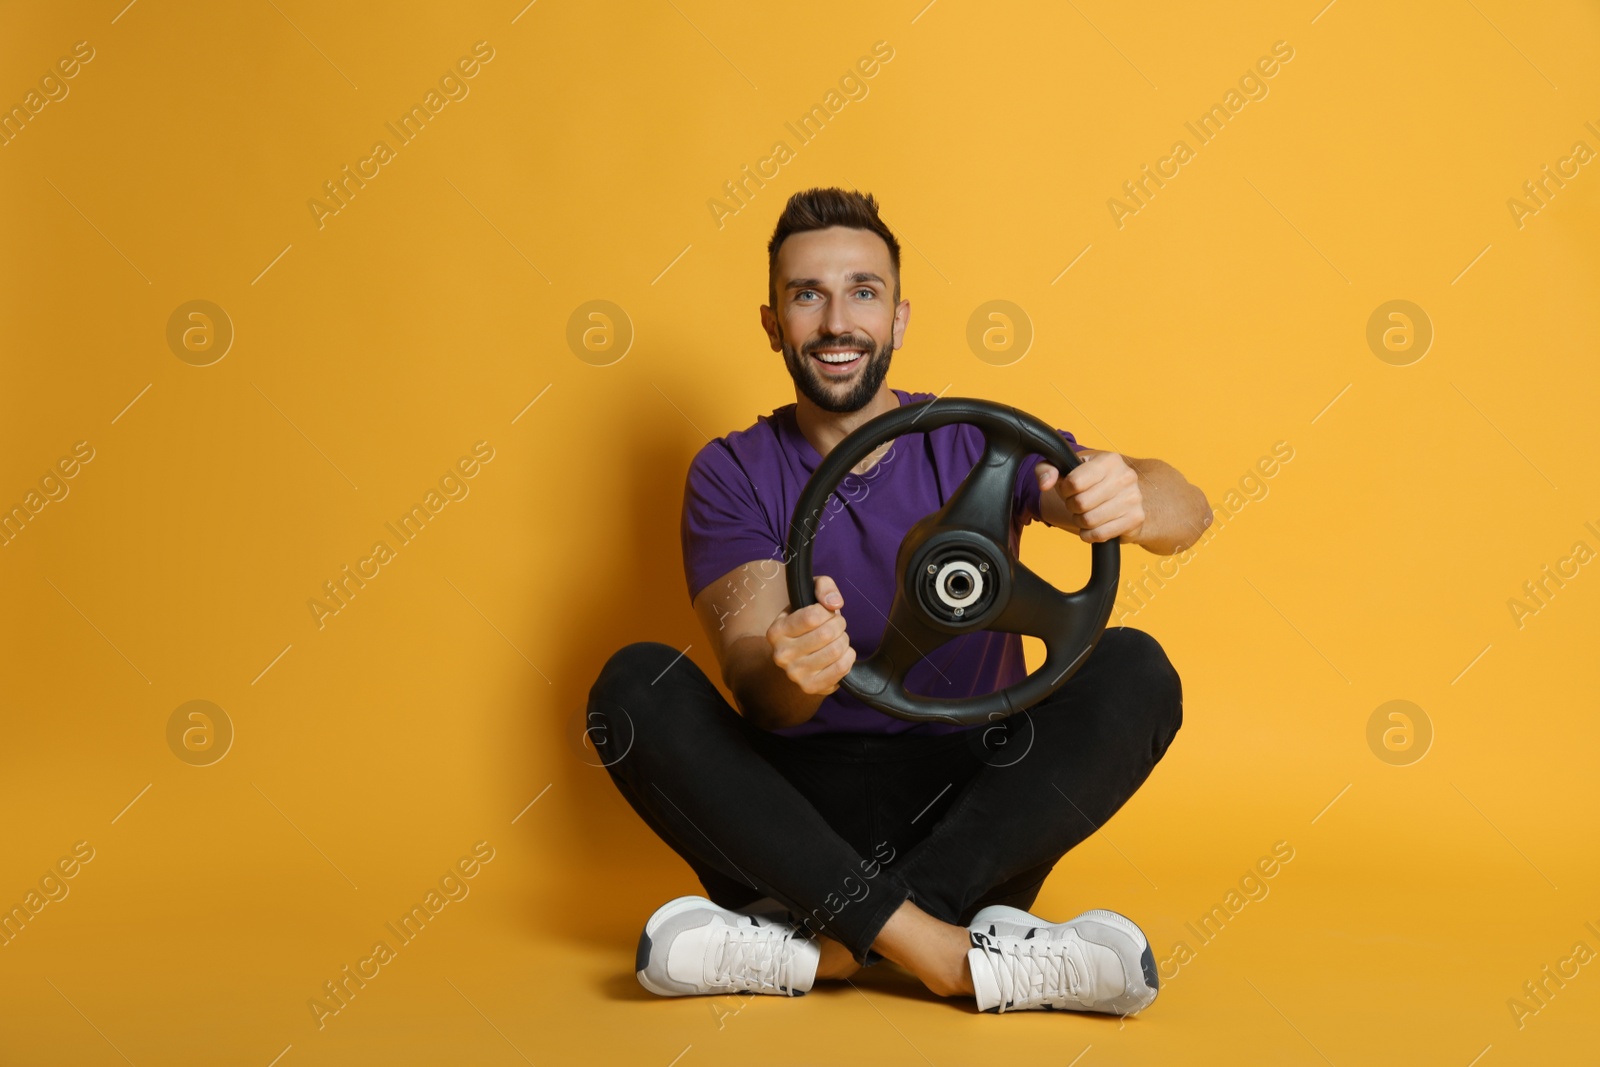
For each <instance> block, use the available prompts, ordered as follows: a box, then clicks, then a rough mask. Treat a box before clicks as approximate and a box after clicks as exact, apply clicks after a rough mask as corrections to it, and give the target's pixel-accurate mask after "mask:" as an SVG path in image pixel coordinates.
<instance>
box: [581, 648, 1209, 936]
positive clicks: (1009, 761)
mask: <svg viewBox="0 0 1600 1067" xmlns="http://www.w3.org/2000/svg"><path fill="white" fill-rule="evenodd" d="M588 715H589V719H588V731H589V732H588V736H589V738H590V740H591V741H593V742H594V744H595V748H596V751H597V752H599V753H600V755H601V757H602V758H603V759H604V760H605V763H606V766H607V768H608V769H609V771H610V773H611V776H612V779H613V780H614V781H615V782H616V784H617V788H618V789H619V790H621V792H622V795H623V796H624V797H625V798H626V799H627V801H628V803H629V804H630V805H631V806H632V807H633V809H634V811H636V812H638V814H639V817H640V818H642V819H643V820H644V821H645V822H646V823H647V824H648V825H649V826H650V828H651V829H652V830H654V831H655V832H656V834H657V835H659V836H660V837H661V839H662V840H663V841H665V842H666V843H667V844H668V845H670V846H671V847H672V849H673V851H675V852H677V853H678V855H680V856H682V857H683V859H684V860H685V861H686V862H687V863H688V864H689V866H690V867H692V868H693V869H694V872H695V874H696V875H698V876H699V878H700V882H701V884H702V885H704V886H705V889H706V894H707V896H709V897H710V898H711V899H712V900H713V901H715V902H716V903H718V904H720V905H722V906H723V907H727V908H739V907H743V906H744V905H747V904H750V903H752V902H754V901H756V900H758V899H760V898H761V897H772V898H773V899H775V900H777V901H779V902H780V903H782V904H783V905H785V906H786V907H788V908H789V909H790V910H791V911H793V912H794V913H795V914H796V915H797V916H799V917H801V921H803V923H804V925H805V926H807V927H808V928H809V929H810V930H811V931H813V932H815V933H822V934H826V935H827V936H829V937H832V938H834V939H835V940H837V941H839V942H840V943H841V944H843V945H844V946H845V947H847V948H848V949H849V950H850V952H851V953H852V955H854V956H855V958H856V960H857V961H859V962H863V963H865V962H870V960H869V956H868V951H869V949H870V948H871V946H872V943H873V941H875V940H876V939H877V936H878V933H879V931H880V930H882V928H883V924H884V923H885V922H887V921H888V919H889V916H890V915H892V914H893V913H894V912H895V910H896V909H897V908H899V907H900V905H901V904H902V903H903V902H904V901H906V900H908V899H909V900H911V901H913V902H915V903H916V904H917V906H918V907H920V908H921V909H922V910H924V911H926V912H927V913H928V914H930V915H932V916H934V917H935V918H938V919H942V920H944V921H945V922H950V923H956V924H960V925H965V924H966V923H967V922H969V921H970V920H971V918H972V916H973V915H974V914H975V913H976V912H977V911H978V910H979V909H980V908H982V907H985V906H987V905H990V904H1010V905H1012V906H1014V907H1019V908H1023V909H1027V908H1028V907H1030V906H1031V905H1032V903H1033V901H1034V899H1035V898H1036V897H1037V896H1038V894H1039V889H1040V887H1041V886H1042V885H1043V883H1044V880H1045V877H1046V876H1047V875H1048V874H1049V873H1050V871H1051V869H1052V868H1053V867H1054V866H1055V864H1056V861H1057V860H1059V859H1060V858H1061V856H1062V855H1063V854H1065V853H1066V851H1067V850H1068V849H1070V848H1072V847H1073V846H1074V845H1076V844H1078V843H1079V842H1080V841H1082V840H1084V839H1085V838H1087V837H1088V836H1089V835H1091V834H1093V833H1094V832H1095V831H1096V830H1098V829H1099V828H1100V826H1101V825H1103V824H1104V823H1105V821H1106V820H1107V819H1109V818H1111V816H1112V815H1113V814H1115V813H1116V811H1117V809H1119V808H1121V807H1122V805H1123V803H1124V802H1125V801H1126V800H1127V799H1128V797H1130V796H1132V795H1133V792H1134V790H1136V789H1138V788H1139V786H1140V785H1141V784H1142V783H1143V782H1144V780H1145V778H1146V777H1148V776H1149V774H1150V771H1151V769H1152V768H1153V767H1154V766H1155V765H1156V762H1157V761H1158V760H1160V759H1161V757H1162V755H1163V754H1164V753H1165V752H1166V750H1167V746H1168V745H1169V744H1171V743H1172V739H1173V736H1174V735H1175V734H1176V733H1177V731H1178V727H1179V726H1180V725H1181V724H1182V722H1183V689H1182V684H1181V682H1180V681H1179V678H1178V673H1177V671H1176V670H1174V669H1173V667H1172V664H1171V663H1170V662H1169V661H1168V659H1167V656H1166V653H1165V652H1163V651H1162V649H1161V646H1160V645H1159V644H1157V642H1156V640H1155V638H1153V637H1151V636H1150V635H1149V634H1146V633H1144V632H1143V631H1140V630H1133V629H1129V628H1127V627H1116V628H1112V629H1109V630H1107V631H1106V632H1105V635H1104V636H1103V637H1101V639H1100V643H1099V644H1098V645H1097V646H1096V647H1095V650H1094V651H1093V652H1092V653H1090V655H1089V658H1088V659H1087V660H1086V661H1084V664H1083V666H1082V667H1081V668H1079V670H1078V672H1077V673H1076V674H1074V675H1073V676H1072V677H1071V678H1070V679H1068V680H1067V683H1066V684H1065V685H1063V686H1062V687H1061V688H1060V689H1058V690H1057V691H1056V692H1055V693H1053V694H1052V695H1051V696H1050V697H1049V698H1047V699H1045V700H1043V701H1040V702H1039V703H1038V704H1036V705H1035V706H1034V707H1032V708H1030V709H1028V710H1027V711H1024V712H1022V713H1020V714H1017V715H1013V716H1011V717H1010V718H1009V719H1005V720H1003V721H1002V722H999V723H996V724H992V725H988V726H978V727H973V728H972V729H970V730H965V731H961V732H959V733H952V734H947V735H942V736H939V735H936V736H928V737H906V736H899V737H895V736H884V735H866V734H824V735H818V736H812V737H805V738H791V737H784V736H782V735H779V734H773V733H769V732H767V731H765V730H762V729H760V728H759V727H756V726H754V725H752V724H751V723H750V722H749V721H747V720H746V719H745V718H744V717H743V716H741V715H740V714H739V713H738V711H737V710H735V709H734V708H733V707H732V706H731V705H730V704H729V703H728V702H727V700H725V699H724V698H723V696H722V694H721V693H720V692H718V690H717V688H716V686H715V685H713V684H712V682H711V680H710V679H709V678H707V677H706V675H705V673H704V672H703V671H701V670H700V668H699V667H698V666H696V665H695V663H694V662H693V661H692V660H690V659H688V658H687V657H685V656H681V655H680V654H679V652H678V650H677V649H675V648H672V647H671V646H670V645H664V644H659V643H657V642H653V641H643V642H637V643H635V644H631V645H628V646H627V647H625V648H623V649H622V650H621V651H619V652H617V653H616V654H615V655H614V656H612V657H611V659H610V660H609V661H608V662H607V663H606V665H605V667H604V669H603V670H601V672H600V677H599V679H598V680H597V681H596V682H595V684H594V686H593V688H592V689H591V690H590V691H589V705H588ZM873 958H875V957H873Z"/></svg>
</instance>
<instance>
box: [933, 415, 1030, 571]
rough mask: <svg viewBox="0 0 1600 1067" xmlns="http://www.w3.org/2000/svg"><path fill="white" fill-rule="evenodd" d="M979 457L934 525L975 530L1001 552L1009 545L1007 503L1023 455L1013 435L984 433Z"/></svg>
mask: <svg viewBox="0 0 1600 1067" xmlns="http://www.w3.org/2000/svg"><path fill="white" fill-rule="evenodd" d="M985 438H986V439H985V442H984V446H983V455H981V456H979V457H978V462H977V463H975V464H973V467H972V470H971V471H969V472H968V474H967V476H966V478H965V479H963V480H962V482H961V484H960V485H958V486H956V489H955V492H953V493H951V494H950V499H949V500H947V501H945V505H944V507H943V508H941V509H939V511H937V512H935V513H934V521H936V522H938V523H939V524H941V525H944V526H964V527H966V528H967V529H969V530H977V531H978V532H979V533H982V534H983V535H984V536H986V537H988V538H989V539H990V540H991V541H993V542H995V544H996V545H998V546H999V547H1000V548H1001V549H1002V550H1004V549H1005V548H1006V546H1007V545H1008V544H1009V543H1010V541H1011V501H1012V494H1013V493H1014V492H1015V491H1016V484H1017V472H1018V471H1020V470H1021V469H1022V457H1023V456H1024V455H1026V454H1027V453H1026V452H1025V451H1024V448H1023V445H1022V443H1021V442H1020V441H1018V440H1017V439H1016V437H1015V435H1013V434H1009V433H1003V432H999V431H998V430H996V429H987V432H986V434H985Z"/></svg>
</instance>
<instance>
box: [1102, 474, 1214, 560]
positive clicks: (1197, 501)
mask: <svg viewBox="0 0 1600 1067" xmlns="http://www.w3.org/2000/svg"><path fill="white" fill-rule="evenodd" d="M1124 458H1126V457H1124ZM1127 463H1128V466H1130V467H1132V468H1133V470H1134V473H1135V474H1137V475H1138V476H1139V491H1140V494H1141V495H1142V496H1143V498H1144V522H1142V523H1140V525H1139V529H1138V530H1137V531H1135V532H1134V533H1132V534H1129V535H1127V536H1125V537H1123V539H1122V540H1123V541H1124V542H1126V543H1129V544H1136V545H1142V546H1143V547H1145V548H1147V549H1149V550H1150V551H1151V552H1154V553H1156V554H1158V555H1162V556H1170V555H1171V554H1173V553H1174V552H1182V551H1183V550H1184V549H1186V548H1188V547H1189V546H1190V545H1192V544H1194V543H1195V542H1196V541H1198V540H1199V539H1200V535H1201V534H1202V533H1204V532H1205V529H1206V527H1207V526H1210V525H1211V505H1210V504H1209V503H1208V502H1207V501H1206V495H1205V493H1203V492H1201V491H1200V489H1199V488H1198V487H1197V486H1194V485H1191V484H1189V480H1188V479H1187V478H1185V477H1184V476H1183V475H1182V474H1180V473H1179V472H1178V470H1177V468H1175V467H1173V466H1172V465H1171V464H1170V463H1167V462H1165V461H1163V460H1159V459H1128V460H1127Z"/></svg>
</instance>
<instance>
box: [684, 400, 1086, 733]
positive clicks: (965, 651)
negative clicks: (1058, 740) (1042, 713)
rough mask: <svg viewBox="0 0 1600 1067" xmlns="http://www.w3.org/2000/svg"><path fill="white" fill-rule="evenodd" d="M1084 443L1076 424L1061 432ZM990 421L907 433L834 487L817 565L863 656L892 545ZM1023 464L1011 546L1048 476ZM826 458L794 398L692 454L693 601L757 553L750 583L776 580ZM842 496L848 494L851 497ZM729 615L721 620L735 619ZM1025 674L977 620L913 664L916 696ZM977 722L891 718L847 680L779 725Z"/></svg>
mask: <svg viewBox="0 0 1600 1067" xmlns="http://www.w3.org/2000/svg"><path fill="white" fill-rule="evenodd" d="M892 391H893V392H894V393H895V395H896V396H898V397H899V398H900V404H901V406H904V405H906V404H914V403H916V402H918V401H921V400H931V399H933V398H934V394H933V393H908V392H906V391H905V390H903V389H894V390H892ZM1057 432H1059V433H1060V434H1061V436H1062V438H1063V439H1064V440H1065V441H1066V442H1067V444H1068V445H1069V446H1071V447H1072V448H1073V450H1074V451H1081V450H1082V448H1081V446H1079V445H1078V444H1077V443H1076V440H1075V438H1074V437H1073V436H1072V434H1070V433H1068V432H1067V431H1066V430H1058V431H1057ZM983 446H984V436H983V431H982V430H980V429H979V428H978V427H977V426H974V425H972V424H971V423H954V424H951V425H948V426H940V427H938V428H936V429H934V430H933V431H932V432H931V433H908V434H903V435H901V436H900V437H898V438H896V439H895V441H894V443H893V444H892V445H890V447H889V450H888V451H887V452H885V453H884V454H883V456H882V457H881V458H879V460H878V462H877V463H876V464H874V465H873V466H872V468H871V469H869V470H868V471H867V472H866V473H865V474H854V473H850V474H846V475H845V476H844V477H843V478H842V479H841V480H840V481H839V484H838V485H837V486H835V488H834V492H833V494H832V495H831V496H829V497H828V501H827V504H826V506H825V507H824V509H823V513H822V516H821V518H820V520H819V524H818V527H817V534H816V537H815V540H814V541H813V543H812V555H811V564H812V567H811V572H812V574H813V575H824V574H825V575H828V576H829V577H831V578H833V580H834V581H835V582H836V583H837V584H838V586H839V593H840V595H841V596H843V597H844V608H843V611H844V616H845V618H846V619H847V620H848V622H849V630H848V631H847V632H848V633H849V635H850V644H851V646H852V647H853V648H854V649H855V650H856V657H857V659H866V658H867V657H868V656H870V655H871V654H872V653H873V651H874V650H875V649H877V647H878V643H879V641H880V640H881V639H882V637H883V631H884V629H885V627H886V625H887V619H888V613H889V606H890V605H891V604H892V603H893V601H894V592H895V554H896V553H897V552H898V551H899V550H900V542H901V541H902V540H903V539H904V538H905V535H906V534H907V532H909V531H910V529H911V527H912V526H913V525H914V524H915V523H916V522H917V520H919V519H921V518H923V517H924V516H926V515H927V514H928V513H930V512H933V511H937V510H938V509H939V508H940V507H942V506H944V502H945V501H946V500H947V499H949V497H950V494H951V493H952V492H954V491H955V488H956V486H958V485H960V484H961V482H962V480H963V479H965V478H966V476H967V474H968V473H969V472H970V471H971V470H972V467H973V465H974V464H975V463H977V461H978V457H979V456H981V455H982V454H983ZM1040 458H1041V457H1040V455H1039V454H1038V453H1033V454H1031V455H1029V456H1028V457H1027V459H1026V460H1025V461H1024V462H1023V464H1022V468H1021V470H1020V471H1019V473H1018V477H1017V486H1016V491H1015V493H1014V495H1013V503H1012V521H1011V530H1012V533H1011V548H1012V551H1013V552H1015V551H1016V549H1017V547H1018V544H1019V543H1020V540H1021V537H1022V528H1023V527H1024V526H1025V525H1027V524H1028V523H1029V522H1033V521H1035V520H1040V518H1041V517H1040V514H1039V483H1038V481H1037V480H1036V479H1035V478H1034V475H1033V468H1034V465H1035V464H1036V463H1037V462H1038V461H1039V459H1040ZM821 462H822V457H821V456H820V455H818V453H817V450H816V449H815V448H813V447H812V446H811V443H810V442H809V441H807V440H806V439H805V436H804V435H803V434H802V433H801V432H800V427H799V425H798V423H796V421H795V405H794V404H785V405H784V406H782V407H780V408H777V409H776V410H774V411H773V412H772V414H771V415H762V416H760V417H759V418H758V419H757V420H756V422H755V424H754V425H752V426H751V427H749V428H748V429H745V430H739V431H735V432H734V433H730V434H728V435H727V436H725V437H719V438H717V439H716V440H714V441H710V442H708V443H707V444H706V446H705V447H704V448H702V449H701V450H700V451H699V452H698V453H697V454H696V455H695V457H694V460H693V461H692V462H691V463H690V464H689V474H688V477H687V479H686V485H685V489H684V497H683V524H682V537H683V567H684V573H685V576H686V577H687V579H688V585H689V599H690V600H691V601H693V600H694V599H695V598H696V597H697V596H699V595H700V593H701V591H702V590H704V589H705V588H706V587H707V586H709V585H710V584H711V583H712V582H714V581H717V580H718V579H720V578H722V576H723V575H725V574H727V573H729V572H730V571H733V570H735V569H736V568H738V567H740V566H742V565H744V564H746V563H752V562H756V561H767V560H770V561H771V562H770V563H767V564H766V565H765V566H756V567H752V568H751V571H750V577H748V578H747V579H745V582H746V587H747V588H750V587H757V588H758V587H760V585H762V584H764V583H767V582H778V583H779V585H780V588H783V587H784V586H783V569H782V566H781V565H782V563H783V562H784V561H785V560H786V558H787V548H786V545H787V543H788V529H789V523H790V522H791V520H792V519H793V518H794V509H795V504H796V503H797V502H798V501H799V499H800V494H801V492H802V491H803V490H804V489H805V485H806V482H807V481H808V480H809V479H810V478H811V474H812V472H813V471H815V470H816V469H817V466H818V464H820V463H821ZM841 498H842V499H841ZM730 617H731V614H730V615H729V616H724V617H723V622H724V624H726V623H727V621H728V619H729V618H730ZM1026 675H1027V666H1026V664H1025V662H1024V660H1023V655H1022V638H1021V637H1020V636H1019V635H1017V634H1009V633H998V632H990V631H976V632H973V633H968V634H963V635H961V636H960V637H955V638H951V639H950V640H949V641H948V642H946V643H945V644H944V645H942V646H940V647H939V648H938V649H937V650H935V651H934V652H933V653H932V654H931V655H929V656H927V657H926V658H924V659H923V660H922V661H920V662H919V663H917V665H916V666H914V667H912V668H911V670H910V672H909V673H908V674H907V675H906V680H905V688H906V691H907V692H908V693H912V694H915V695H919V696H926V697H934V698H964V697H971V696H983V695H986V694H989V693H992V692H995V691H996V690H998V689H1002V688H1004V687H1006V686H1009V685H1012V684H1014V683H1016V682H1019V681H1021V680H1022V679H1023V678H1024V677H1026ZM961 729H966V727H961V726H954V725H951V724H949V723H913V722H908V721H906V720H904V719H897V718H895V717H894V716H892V715H886V714H884V713H883V712H881V711H878V710H877V709H875V708H872V707H869V706H868V705H866V704H863V703H862V702H861V701H859V700H857V699H856V698H855V697H854V696H852V695H851V694H850V693H849V692H847V691H846V690H845V689H844V688H843V687H840V688H839V689H837V690H836V691H835V692H834V693H833V694H831V695H830V696H828V697H826V698H825V699H824V700H823V701H822V704H821V706H820V707H818V708H817V713H816V715H815V716H813V717H812V718H811V719H810V720H808V721H807V722H804V723H801V724H800V725H798V726H792V727H787V728H785V729H781V730H778V731H776V732H777V733H780V734H785V735H788V736H792V737H800V736H805V735H808V734H822V733H865V734H898V733H911V734H936V733H949V732H951V731H955V730H961Z"/></svg>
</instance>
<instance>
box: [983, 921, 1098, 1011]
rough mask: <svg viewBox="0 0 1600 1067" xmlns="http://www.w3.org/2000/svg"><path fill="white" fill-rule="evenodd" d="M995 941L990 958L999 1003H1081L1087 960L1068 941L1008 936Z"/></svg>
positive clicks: (1059, 1005)
mask: <svg viewBox="0 0 1600 1067" xmlns="http://www.w3.org/2000/svg"><path fill="white" fill-rule="evenodd" d="M995 940H997V941H998V942H999V943H998V944H993V947H992V949H991V951H990V960H991V962H992V963H993V965H994V973H995V977H996V979H997V980H998V982H999V984H1000V997H1001V1003H1002V1004H1003V1005H1005V1006H1007V1007H1009V1008H1022V1007H1032V1006H1034V1005H1038V1004H1048V1005H1051V1006H1055V1007H1061V1006H1067V1005H1068V1004H1069V1003H1070V1004H1082V1003H1083V1000H1082V994H1083V991H1084V989H1085V988H1086V987H1087V984H1088V983H1087V979H1088V973H1087V972H1088V961H1087V960H1086V959H1084V957H1083V955H1082V952H1081V950H1080V949H1079V947H1078V946H1077V945H1076V944H1074V943H1073V942H1072V941H1070V940H1064V939H1060V940H1058V939H1053V938H1052V939H1045V938H1027V939H1023V938H1010V937H1008V938H1004V939H995Z"/></svg>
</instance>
